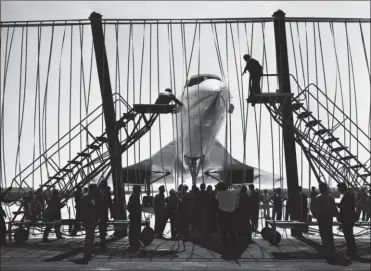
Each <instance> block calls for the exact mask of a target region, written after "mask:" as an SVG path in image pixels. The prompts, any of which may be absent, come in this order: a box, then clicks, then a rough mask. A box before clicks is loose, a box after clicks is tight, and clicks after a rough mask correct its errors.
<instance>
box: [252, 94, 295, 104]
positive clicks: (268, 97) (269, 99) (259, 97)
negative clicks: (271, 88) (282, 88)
mask: <svg viewBox="0 0 371 271" xmlns="http://www.w3.org/2000/svg"><path fill="white" fill-rule="evenodd" d="M291 97H293V94H292V93H262V94H254V95H250V96H249V98H248V99H247V102H248V103H252V104H265V103H283V102H285V101H287V100H290V99H291Z"/></svg>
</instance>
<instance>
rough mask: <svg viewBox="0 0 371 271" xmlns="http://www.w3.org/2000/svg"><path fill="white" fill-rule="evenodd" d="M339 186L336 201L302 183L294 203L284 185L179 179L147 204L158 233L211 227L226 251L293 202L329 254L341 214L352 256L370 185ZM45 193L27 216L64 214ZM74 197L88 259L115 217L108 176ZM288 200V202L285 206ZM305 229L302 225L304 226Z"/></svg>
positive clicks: (134, 230)
mask: <svg viewBox="0 0 371 271" xmlns="http://www.w3.org/2000/svg"><path fill="white" fill-rule="evenodd" d="M338 190H339V192H340V193H341V194H344V196H343V197H342V200H341V202H340V203H339V204H338V205H336V204H335V200H334V198H333V197H332V196H331V194H330V193H329V191H328V188H327V185H326V184H325V183H321V184H320V185H319V193H318V192H317V191H316V188H315V187H312V191H311V193H310V196H309V199H310V201H308V197H307V196H306V195H305V193H303V189H302V188H301V187H299V189H298V192H299V201H298V202H299V205H297V203H296V206H293V204H292V203H290V199H289V198H288V197H287V196H286V195H283V193H282V190H281V189H280V188H276V189H274V193H273V195H270V194H269V192H268V191H267V190H266V189H265V190H263V193H261V192H260V191H259V190H258V189H256V188H255V187H254V185H253V184H250V185H249V186H248V187H247V186H244V185H242V186H241V189H240V191H238V193H232V192H231V191H228V186H227V185H226V184H225V183H223V182H220V183H218V184H216V185H215V187H214V188H213V187H212V186H211V185H208V186H206V184H205V183H202V184H201V185H200V187H199V188H198V187H197V186H195V185H194V186H192V188H191V190H190V191H188V187H187V185H180V186H179V187H178V189H177V191H175V190H174V189H172V190H170V191H169V196H167V197H166V196H165V187H164V186H160V187H159V193H158V194H157V195H156V196H155V197H154V198H153V199H151V201H152V200H153V202H152V203H150V204H149V205H152V206H153V208H154V214H155V224H154V232H155V237H157V238H161V237H163V236H164V230H165V226H166V224H167V223H168V221H169V222H170V232H171V239H173V240H176V239H177V238H179V237H181V238H183V239H184V240H188V239H189V238H190V236H191V234H192V233H198V234H201V236H202V238H204V239H206V240H210V238H211V237H212V235H211V234H212V233H220V235H221V238H222V244H223V246H222V247H223V249H224V250H225V252H227V251H233V248H235V247H236V243H237V236H240V237H242V239H243V240H245V242H246V243H247V244H248V243H250V242H252V234H253V233H256V232H257V231H258V225H259V223H258V220H259V217H263V218H265V219H272V220H278V221H279V220H281V219H282V218H283V217H282V214H283V210H285V211H286V213H285V216H284V218H285V220H289V219H290V215H291V214H292V211H293V210H294V209H293V208H296V209H298V208H299V211H300V212H299V213H300V215H299V221H304V222H306V221H308V218H309V217H310V214H311V215H312V217H314V218H316V219H317V221H318V226H319V232H320V235H321V238H322V243H323V248H324V250H325V251H326V255H328V257H331V255H333V254H334V253H335V249H334V241H333V232H332V230H333V229H332V226H333V218H334V217H337V219H338V221H339V222H341V225H342V226H341V228H342V230H343V232H344V236H345V239H346V241H347V245H348V254H349V255H350V256H352V255H354V253H355V243H354V236H353V225H354V222H355V221H357V220H358V219H362V221H368V220H369V219H370V198H371V197H370V190H368V191H367V189H366V188H363V189H362V190H361V192H360V193H358V194H355V193H353V192H352V190H351V189H348V188H347V186H346V184H339V185H338ZM42 195H43V193H35V194H33V193H32V192H29V193H28V194H27V195H26V196H25V197H24V199H23V200H24V202H25V204H24V212H25V218H26V220H31V221H32V220H33V221H36V220H38V218H39V217H40V215H41V214H42V217H43V218H44V220H46V221H56V220H61V209H62V208H63V205H61V197H60V195H59V192H58V191H57V190H52V193H51V196H50V198H49V199H48V200H47V201H46V202H45V200H44V198H45V197H42ZM148 196H149V195H148ZM140 198H141V188H140V186H138V185H134V186H133V194H132V195H131V196H130V198H129V202H128V205H127V210H128V212H129V219H130V224H129V243H130V249H131V250H134V251H136V250H138V249H139V248H140V241H139V240H140V233H141V217H142V210H141V207H142V204H141V202H140ZM150 198H151V197H150ZM74 199H75V207H76V208H75V210H76V217H75V220H76V222H81V223H76V224H75V225H74V227H72V230H71V235H72V236H74V235H76V233H77V231H78V230H81V224H83V225H85V231H86V236H85V259H87V260H89V259H90V257H91V253H92V248H93V243H94V236H95V228H96V226H97V222H98V221H99V225H98V226H99V233H100V244H101V247H102V248H105V247H106V235H107V222H108V221H109V213H110V214H111V218H114V216H115V210H114V208H115V206H114V204H113V201H112V198H111V191H110V187H109V186H107V183H106V182H105V181H103V182H101V183H100V185H99V187H98V186H97V185H95V184H90V185H89V187H88V188H84V190H82V189H81V188H77V189H76V191H75V193H74ZM147 201H148V199H147ZM285 201H286V208H284V202H285ZM356 202H357V203H358V205H357V204H356ZM308 203H309V204H308ZM143 204H144V199H143ZM146 205H148V203H146ZM272 207H273V208H272ZM271 208H272V210H271ZM338 208H339V210H338ZM260 210H262V212H260ZM271 211H272V212H271ZM261 213H262V216H261ZM271 213H272V214H271ZM361 214H362V216H361ZM4 215H5V212H4V211H3V210H2V218H4ZM360 217H361V218H360ZM2 224H3V223H2ZM4 225H5V222H4ZM53 226H54V227H55V233H56V235H57V238H58V239H62V238H63V237H62V235H61V231H60V225H58V224H56V225H55V224H54V225H49V226H47V227H46V228H45V230H44V234H43V241H45V242H47V241H48V235H49V232H50V230H51V228H52V227H53ZM4 227H5V226H4ZM2 228H3V227H2ZM301 230H302V231H303V229H301ZM1 237H2V239H4V240H2V243H5V228H4V230H3V229H2V236H1Z"/></svg>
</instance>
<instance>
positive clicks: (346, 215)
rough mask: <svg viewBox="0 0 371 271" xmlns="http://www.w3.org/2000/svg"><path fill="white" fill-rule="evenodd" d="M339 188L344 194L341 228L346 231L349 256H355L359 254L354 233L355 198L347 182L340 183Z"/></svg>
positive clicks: (340, 206) (341, 208) (340, 215)
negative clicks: (349, 190)
mask: <svg viewBox="0 0 371 271" xmlns="http://www.w3.org/2000/svg"><path fill="white" fill-rule="evenodd" d="M337 187H338V190H339V192H340V193H341V194H343V198H342V199H341V201H340V204H339V209H340V213H339V216H338V221H339V222H340V223H341V228H342V230H343V233H344V238H345V241H346V243H347V256H349V257H351V258H353V257H355V256H356V255H357V251H356V250H357V249H356V243H355V240H354V235H353V227H354V222H356V220H357V219H356V212H355V200H354V196H353V195H351V194H350V193H349V192H348V187H347V185H346V183H339V184H338V185H337Z"/></svg>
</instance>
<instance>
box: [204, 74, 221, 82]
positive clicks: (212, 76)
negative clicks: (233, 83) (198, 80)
mask: <svg viewBox="0 0 371 271" xmlns="http://www.w3.org/2000/svg"><path fill="white" fill-rule="evenodd" d="M207 79H216V80H219V81H222V80H221V79H220V78H219V77H218V76H216V75H205V80H207Z"/></svg>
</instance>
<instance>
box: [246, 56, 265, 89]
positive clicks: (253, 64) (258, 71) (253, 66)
mask: <svg viewBox="0 0 371 271" xmlns="http://www.w3.org/2000/svg"><path fill="white" fill-rule="evenodd" d="M243 59H244V60H245V61H246V66H245V69H244V70H243V73H242V75H244V74H245V73H246V71H249V73H250V82H249V86H250V95H255V94H261V90H260V79H261V77H262V75H263V67H262V66H261V65H260V63H259V62H258V61H257V60H256V59H254V58H252V57H251V56H250V55H247V54H246V55H244V56H243Z"/></svg>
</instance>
